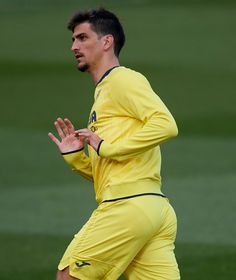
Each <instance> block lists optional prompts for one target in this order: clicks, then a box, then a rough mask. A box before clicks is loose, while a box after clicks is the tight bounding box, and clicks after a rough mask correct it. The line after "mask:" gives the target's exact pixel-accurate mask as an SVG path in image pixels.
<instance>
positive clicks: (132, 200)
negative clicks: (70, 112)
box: [49, 9, 180, 280]
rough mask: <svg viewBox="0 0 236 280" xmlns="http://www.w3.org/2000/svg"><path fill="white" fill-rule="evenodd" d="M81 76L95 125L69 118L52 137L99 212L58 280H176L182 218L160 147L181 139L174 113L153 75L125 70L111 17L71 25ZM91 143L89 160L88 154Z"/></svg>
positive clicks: (85, 15)
mask: <svg viewBox="0 0 236 280" xmlns="http://www.w3.org/2000/svg"><path fill="white" fill-rule="evenodd" d="M69 29H70V30H71V31H72V33H73V35H72V39H73V44H72V51H73V53H74V55H75V58H76V60H77V62H78V69H79V70H80V71H86V72H88V73H89V74H90V75H91V76H92V78H93V80H94V82H95V84H96V87H95V95H94V97H95V101H94V105H93V107H92V109H91V114H90V118H89V125H88V128H84V129H79V130H75V128H74V126H73V124H72V123H71V121H70V120H68V119H64V120H63V119H62V118H58V119H57V120H56V122H55V126H56V129H57V132H58V134H59V136H60V138H61V139H60V140H59V139H58V138H56V137H55V136H54V135H53V134H52V133H49V137H50V138H51V139H52V141H53V142H55V143H56V145H57V146H58V148H59V150H60V152H61V153H62V155H63V157H64V159H65V161H66V162H67V163H68V164H69V165H70V166H71V167H72V169H73V170H74V171H76V172H78V173H79V174H80V175H82V176H84V177H85V178H87V179H89V180H91V181H93V183H94V189H95V193H96V200H97V202H98V203H99V206H98V208H97V209H96V210H95V211H94V212H93V214H92V216H91V217H90V219H89V221H88V222H87V223H86V224H85V225H84V226H83V228H82V229H81V230H80V231H79V233H78V234H76V235H75V237H74V239H73V240H72V242H71V244H70V245H69V246H68V248H67V250H66V252H65V254H64V256H63V257H62V259H61V261H60V264H59V266H58V269H59V270H58V273H57V280H69V279H82V280H93V279H94V280H95V279H107V280H113V279H118V278H119V276H120V275H121V274H123V273H124V274H125V275H126V277H127V279H130V280H138V279H141V280H149V279H150V280H151V279H153V280H158V279H166V280H177V279H180V277H179V270H178V266H177V263H176V259H175V255H174V241H175V236H176V216H175V213H174V210H173V208H172V207H171V206H170V204H169V202H168V200H167V198H166V197H165V196H164V195H163V193H162V192H161V177H160V165H161V154H160V147H159V145H160V144H161V143H163V142H164V141H166V140H167V139H169V138H171V137H174V136H176V135H177V127H176V124H175V121H174V119H173V117H172V116H171V114H170V112H169V111H168V109H167V108H166V106H165V105H164V104H163V102H162V101H161V100H160V98H159V97H158V96H157V95H156V94H155V93H154V92H153V90H152V88H151V86H150V84H149V83H148V81H147V80H146V78H145V77H144V76H143V75H141V74H140V73H137V72H135V71H133V70H130V69H128V68H125V67H121V66H120V65H119V60H118V56H119V53H120V50H121V48H122V47H123V45H124V42H125V35H124V32H123V28H122V26H121V24H120V22H119V20H118V18H117V17H116V16H115V15H114V14H113V13H111V12H109V11H107V10H104V9H98V10H91V11H87V12H81V13H78V14H76V15H75V16H74V17H73V18H72V19H71V21H70V23H69ZM85 144H88V155H86V154H85V152H84V151H83V149H84V146H85Z"/></svg>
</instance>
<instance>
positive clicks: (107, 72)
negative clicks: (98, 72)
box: [96, 65, 119, 86]
mask: <svg viewBox="0 0 236 280" xmlns="http://www.w3.org/2000/svg"><path fill="white" fill-rule="evenodd" d="M117 67H119V65H116V66H113V67H112V68H110V69H108V70H107V71H106V72H105V73H104V74H103V75H102V77H101V79H100V80H99V81H98V82H97V83H96V86H97V85H98V84H99V83H101V81H102V80H103V79H104V78H105V77H106V76H108V75H109V74H110V72H111V71H112V70H113V69H114V68H117Z"/></svg>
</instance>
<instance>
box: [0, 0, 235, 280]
mask: <svg viewBox="0 0 236 280" xmlns="http://www.w3.org/2000/svg"><path fill="white" fill-rule="evenodd" d="M99 5H103V6H105V7H107V8H110V9H112V10H113V11H115V12H116V13H117V14H118V15H119V16H120V18H121V21H122V22H123V24H124V27H125V30H126V34H127V43H126V46H125V48H124V50H123V54H122V56H121V64H123V65H126V66H128V67H131V68H133V69H136V70H138V71H141V72H142V73H144V74H145V75H146V76H147V78H148V79H149V80H150V82H151V84H152V86H153V88H154V89H155V90H156V91H157V92H158V93H159V95H160V96H161V98H162V99H163V100H164V101H165V102H166V103H167V105H168V107H169V108H170V110H171V111H172V113H173V114H174V116H175V118H176V120H177V123H178V126H179V136H178V138H176V139H174V140H172V141H170V142H169V143H166V144H165V145H163V146H162V151H163V152H162V154H163V165H162V170H163V171H162V176H163V191H164V192H165V193H166V194H167V195H168V197H169V198H170V200H171V202H172V204H173V205H174V207H175V209H176V212H177V216H178V237H177V241H176V255H177V258H178V262H179V266H180V269H181V274H182V279H183V280H199V279H200V280H233V279H236V269H235V263H236V239H235V236H236V223H235V218H236V215H235V213H236V203H235V197H236V172H235V170H236V156H235V154H236V129H235V122H236V110H235V104H236V95H235V92H234V91H235V76H236V75H235V74H236V59H235V49H236V38H235V35H234V33H235V27H236V16H235V15H236V5H235V4H234V2H233V1H224V2H223V1H222V2H221V1H202V0H200V1H194V0H192V1H183V0H181V1H174V0H173V1H170V0H168V1H167V0H166V1H164V0H163V1H154V0H153V1H151V0H149V1H148V0H146V1H145V0H143V1H141V0H140V1H138V0H137V1H135V0H133V1H132V0H129V1H123V0H121V1H112V0H110V1H75V0H71V1H66V0H58V1H53V0H48V1H46V0H41V1H39V0H38V1H37V0H32V1H26V0H22V1H17V0H12V1H7V0H2V1H1V2H0V31H1V52H0V94H1V105H2V106H1V111H0V112H1V122H0V146H1V157H0V160H1V169H0V173H1V176H0V220H1V223H0V279H1V280H10V279H11V280H51V279H54V275H55V272H56V267H57V263H58V261H59V259H60V257H61V255H62V253H63V252H64V249H65V247H66V246H67V244H68V242H69V241H70V240H71V238H72V236H73V234H74V233H75V232H76V231H77V230H78V229H79V228H80V227H81V226H82V225H83V224H84V223H85V222H86V220H87V218H88V217H89V215H90V213H91V212H92V210H93V209H94V208H95V207H96V203H95V201H94V193H93V189H92V185H91V184H90V183H89V182H87V181H86V180H84V179H81V178H80V177H79V176H78V175H76V174H74V173H72V172H71V171H70V170H69V168H68V167H67V166H66V164H65V163H64V161H63V159H62V158H61V156H60V155H59V153H58V151H57V149H56V147H54V145H53V144H52V143H51V142H50V139H49V138H48V137H47V133H48V131H50V130H54V128H53V121H54V120H55V118H57V117H58V116H63V117H64V116H67V117H69V118H71V119H72V120H73V121H74V123H76V125H77V126H78V127H82V126H85V125H86V123H87V118H88V114H89V110H90V106H91V105H92V102H93V89H94V85H93V82H92V81H91V80H90V78H89V77H88V76H87V75H85V74H80V73H79V72H78V71H77V70H76V67H75V61H74V59H73V56H72V55H71V54H70V44H71V39H70V36H71V35H70V33H69V32H68V31H67V30H66V28H65V26H66V23H67V21H68V18H69V17H70V16H71V14H73V12H74V11H76V10H77V9H79V8H85V7H94V6H95V7H96V6H99ZM121 279H123V278H121ZM143 280H145V279H143Z"/></svg>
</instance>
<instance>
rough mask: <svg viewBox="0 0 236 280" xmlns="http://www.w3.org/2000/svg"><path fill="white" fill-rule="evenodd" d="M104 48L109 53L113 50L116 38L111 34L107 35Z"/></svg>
mask: <svg viewBox="0 0 236 280" xmlns="http://www.w3.org/2000/svg"><path fill="white" fill-rule="evenodd" d="M103 42H104V43H103V46H104V50H105V51H107V50H109V49H110V48H113V45H114V37H113V36H112V35H111V34H108V35H105V36H104V41H103Z"/></svg>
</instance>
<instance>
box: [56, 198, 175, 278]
mask: <svg viewBox="0 0 236 280" xmlns="http://www.w3.org/2000/svg"><path fill="white" fill-rule="evenodd" d="M176 227H177V222H176V216H175V212H174V210H173V208H172V207H171V205H170V204H169V202H168V200H167V199H166V198H163V197H160V196H154V195H145V196H138V197H134V198H129V199H123V200H118V201H114V202H104V203H102V204H100V205H99V206H98V208H97V209H96V210H95V211H94V212H93V214H92V216H91V217H90V219H89V221H88V222H87V223H86V224H85V225H84V226H83V227H82V229H81V230H80V231H79V233H78V234H76V235H75V237H74V239H73V240H72V242H71V243H70V245H69V246H68V248H67V250H66V252H65V254H64V256H63V257H62V259H61V261H60V264H59V266H58V269H59V270H63V269H64V268H66V267H69V272H70V275H71V276H73V277H75V278H78V279H82V280H95V279H96V280H101V279H104V280H105V279H107V280H115V279H118V278H119V276H120V275H121V274H125V275H126V277H127V279H129V280H149V279H150V280H151V279H152V280H159V279H160V280H164V279H166V280H178V279H180V275H179V269H178V265H177V262H176V259H175V255H174V241H175V236H176Z"/></svg>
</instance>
